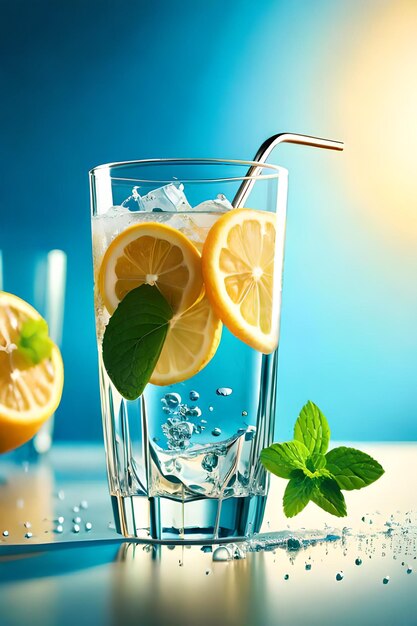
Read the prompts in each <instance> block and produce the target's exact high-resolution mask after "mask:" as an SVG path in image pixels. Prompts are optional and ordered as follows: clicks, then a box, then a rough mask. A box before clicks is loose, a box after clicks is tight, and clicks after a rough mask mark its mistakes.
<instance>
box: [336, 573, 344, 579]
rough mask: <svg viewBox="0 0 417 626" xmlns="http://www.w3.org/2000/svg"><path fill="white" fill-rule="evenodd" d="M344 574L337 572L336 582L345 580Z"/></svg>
mask: <svg viewBox="0 0 417 626" xmlns="http://www.w3.org/2000/svg"><path fill="white" fill-rule="evenodd" d="M344 576H345V575H344V573H343V572H337V574H336V580H343V578H344Z"/></svg>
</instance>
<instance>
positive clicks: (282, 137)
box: [232, 133, 345, 208]
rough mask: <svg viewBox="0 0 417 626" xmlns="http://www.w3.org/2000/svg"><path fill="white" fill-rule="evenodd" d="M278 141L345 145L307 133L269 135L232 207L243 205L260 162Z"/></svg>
mask: <svg viewBox="0 0 417 626" xmlns="http://www.w3.org/2000/svg"><path fill="white" fill-rule="evenodd" d="M279 143H298V144H301V145H303V146H313V148H325V149H327V150H343V149H344V147H345V144H344V143H343V142H342V141H333V140H332V139H321V138H320V137H310V136H309V135H298V134H296V133H279V134H278V135H273V136H272V137H269V139H267V140H266V141H264V142H263V144H262V145H261V147H260V148H259V150H258V152H257V153H256V155H255V158H254V159H253V160H254V161H256V162H257V163H259V164H260V165H252V166H251V167H250V168H249V169H248V171H247V173H246V176H247V177H248V178H247V179H246V180H244V181H243V182H242V183H241V185H240V187H239V189H238V190H237V193H236V195H235V197H234V198H233V202H232V206H233V207H234V208H236V207H238V206H244V204H245V202H246V200H247V198H248V196H249V194H250V192H251V191H252V187H253V186H254V184H255V181H256V178H255V177H256V176H257V175H259V174H260V173H261V172H262V165H261V164H262V163H265V162H266V160H267V158H268V157H269V155H270V154H271V152H272V150H273V149H274V148H275V147H276V146H277V145H278V144H279Z"/></svg>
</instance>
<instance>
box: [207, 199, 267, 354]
mask: <svg viewBox="0 0 417 626" xmlns="http://www.w3.org/2000/svg"><path fill="white" fill-rule="evenodd" d="M274 257H275V215H274V214H273V213H268V212H266V211H255V210H253V209H234V210H231V211H229V212H228V213H226V214H225V215H222V217H220V218H219V219H218V220H217V222H216V223H215V224H214V226H212V228H211V229H210V231H209V233H208V235H207V239H206V241H205V243H204V247H203V254H202V265H203V275H204V282H205V287H206V292H207V296H208V298H209V300H210V302H211V305H212V307H213V309H214V311H215V313H216V315H217V316H218V317H219V318H220V319H221V320H222V322H223V323H224V324H225V325H226V326H227V327H228V328H229V330H230V331H231V332H232V333H233V334H234V335H235V336H236V337H238V338H239V339H241V340H242V341H244V342H245V343H247V344H248V345H249V346H251V347H252V348H255V350H259V351H260V352H263V353H264V354H269V353H271V352H273V350H274V349H275V348H276V347H277V345H278V321H279V293H277V292H278V291H279V290H278V289H277V288H275V293H274Z"/></svg>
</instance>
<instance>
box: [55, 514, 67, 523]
mask: <svg viewBox="0 0 417 626" xmlns="http://www.w3.org/2000/svg"><path fill="white" fill-rule="evenodd" d="M56 521H57V522H58V524H63V523H64V522H65V518H64V516H63V515H60V516H59V517H58V518H57V520H56Z"/></svg>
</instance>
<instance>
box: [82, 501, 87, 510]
mask: <svg viewBox="0 0 417 626" xmlns="http://www.w3.org/2000/svg"><path fill="white" fill-rule="evenodd" d="M80 507H81V508H82V509H88V502H87V500H81V503H80Z"/></svg>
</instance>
